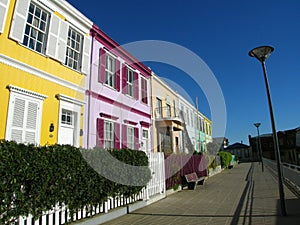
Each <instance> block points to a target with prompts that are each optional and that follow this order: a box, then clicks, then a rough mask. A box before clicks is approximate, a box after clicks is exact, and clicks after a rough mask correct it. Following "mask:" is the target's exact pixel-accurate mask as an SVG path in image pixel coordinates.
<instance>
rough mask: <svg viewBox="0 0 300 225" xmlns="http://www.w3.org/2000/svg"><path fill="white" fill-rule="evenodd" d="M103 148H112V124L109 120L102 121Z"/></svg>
mask: <svg viewBox="0 0 300 225" xmlns="http://www.w3.org/2000/svg"><path fill="white" fill-rule="evenodd" d="M104 148H107V149H112V148H114V124H113V122H111V121H106V120H105V121H104Z"/></svg>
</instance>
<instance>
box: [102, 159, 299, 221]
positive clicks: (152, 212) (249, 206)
mask: <svg viewBox="0 0 300 225" xmlns="http://www.w3.org/2000/svg"><path fill="white" fill-rule="evenodd" d="M278 196H279V195H278V183H277V179H276V178H274V177H273V176H272V173H271V172H270V171H269V169H267V168H265V171H264V172H263V173H262V172H261V167H260V165H259V164H258V163H243V164H239V165H237V166H236V167H235V168H233V169H231V170H226V171H224V172H222V173H221V174H218V175H215V176H214V177H211V178H209V179H208V180H207V181H206V183H205V186H204V187H203V186H198V187H197V189H196V190H186V189H184V190H182V191H180V192H178V193H175V194H172V195H170V196H168V197H167V198H165V199H163V200H160V201H158V202H156V203H153V204H151V205H149V206H146V207H144V208H141V209H139V210H136V211H134V212H132V213H130V214H127V215H125V216H122V217H120V218H117V219H115V220H112V221H109V222H107V223H105V224H106V225H112V224H113V225H116V224H120V225H126V224H130V225H131V224H143V225H144V224H158V225H160V224H163V225H165V224H176V225H180V224H185V225H187V224H197V225H201V224H209V225H225V224H228V225H229V224H230V225H237V224H251V225H256V224H257V225H263V224H270V225H271V224H272V225H273V224H274V225H282V224H283V225H285V224H287V225H293V224H295V225H299V224H300V199H297V198H296V197H295V195H294V194H293V193H292V192H290V191H289V190H288V189H287V188H286V187H285V199H286V205H287V212H288V216H286V217H282V216H280V201H279V197H278Z"/></svg>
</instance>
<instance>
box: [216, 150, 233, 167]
mask: <svg viewBox="0 0 300 225" xmlns="http://www.w3.org/2000/svg"><path fill="white" fill-rule="evenodd" d="M218 155H219V156H220V158H221V166H222V168H227V167H228V166H229V165H230V162H231V159H232V154H231V153H230V152H225V151H220V152H219V153H218Z"/></svg>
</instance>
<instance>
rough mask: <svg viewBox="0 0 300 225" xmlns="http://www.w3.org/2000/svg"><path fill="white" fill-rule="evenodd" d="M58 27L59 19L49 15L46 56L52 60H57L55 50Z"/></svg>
mask: <svg viewBox="0 0 300 225" xmlns="http://www.w3.org/2000/svg"><path fill="white" fill-rule="evenodd" d="M59 25H60V18H59V17H58V16H56V15H55V14H51V19H50V25H49V26H50V27H49V35H48V42H47V48H46V55H48V56H50V57H52V58H54V59H58V58H57V53H56V50H57V48H58V36H59Z"/></svg>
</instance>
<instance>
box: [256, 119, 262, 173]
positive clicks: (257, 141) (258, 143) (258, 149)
mask: <svg viewBox="0 0 300 225" xmlns="http://www.w3.org/2000/svg"><path fill="white" fill-rule="evenodd" d="M254 126H256V128H257V140H256V146H257V151H259V155H260V161H261V171H262V172H264V162H263V160H262V158H263V154H262V150H261V144H260V136H259V129H258V128H259V126H260V123H254Z"/></svg>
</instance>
